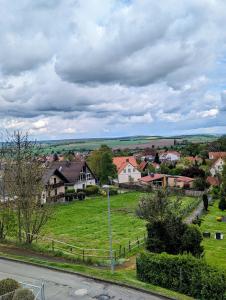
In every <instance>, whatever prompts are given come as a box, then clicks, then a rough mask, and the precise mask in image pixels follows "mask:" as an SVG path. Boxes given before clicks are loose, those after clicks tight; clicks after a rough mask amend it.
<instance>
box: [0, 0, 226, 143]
mask: <svg viewBox="0 0 226 300" xmlns="http://www.w3.org/2000/svg"><path fill="white" fill-rule="evenodd" d="M0 2H1V11H0V44H1V49H0V117H1V121H0V124H1V125H2V126H3V127H6V128H8V129H10V130H14V129H25V130H28V129H30V132H31V133H32V134H33V135H36V136H37V137H41V138H48V137H50V138H57V137H64V136H65V137H71V136H73V137H74V136H77V137H81V136H103V135H105V134H107V135H109V136H113V135H129V134H134V133H136V134H150V133H151V134H165V133H167V134H168V133H169V131H170V130H172V132H174V133H175V132H179V131H180V130H195V128H199V129H200V130H202V128H211V126H212V127H214V128H220V127H221V126H223V122H224V120H225V117H226V109H225V107H226V104H225V103H226V102H225V101H226V97H225V91H224V89H225V82H224V78H225V76H226V72H225V71H224V70H225V54H226V51H225V50H226V49H225V42H226V32H225V26H226V2H225V1H210V0H185V1H179V0H169V1H167V2H166V1H164V0H159V1H154V0H144V1H140V0H134V1H118V0H106V1H101V0H90V1H83V0H78V1H73V0H69V1H66V2H67V3H66V2H65V1H62V0H50V1H43V0H37V1H34V0H21V1H18V2H15V1H11V0H7V1H6V0H0ZM150 7H151V9H150ZM210 41H211V42H210ZM150 124H151V126H150ZM150 127H151V129H150ZM191 128H192V129H191ZM150 130H153V132H150ZM135 131H136V132H135Z"/></svg>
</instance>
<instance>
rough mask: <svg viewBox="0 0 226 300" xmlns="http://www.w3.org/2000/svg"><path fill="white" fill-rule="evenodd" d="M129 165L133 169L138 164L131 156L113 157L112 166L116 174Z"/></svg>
mask: <svg viewBox="0 0 226 300" xmlns="http://www.w3.org/2000/svg"><path fill="white" fill-rule="evenodd" d="M128 163H130V164H131V165H132V166H133V167H135V168H137V167H138V164H137V161H136V159H135V158H134V157H133V156H119V157H113V164H114V165H115V166H116V168H117V171H118V174H119V173H121V172H122V170H123V169H124V168H125V167H126V165H127V164H128Z"/></svg>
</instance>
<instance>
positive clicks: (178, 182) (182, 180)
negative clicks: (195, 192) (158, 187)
mask: <svg viewBox="0 0 226 300" xmlns="http://www.w3.org/2000/svg"><path fill="white" fill-rule="evenodd" d="M194 180H195V179H194V178H190V177H186V176H174V175H168V176H167V185H168V186H169V187H177V188H182V189H186V188H192V187H193V184H194Z"/></svg>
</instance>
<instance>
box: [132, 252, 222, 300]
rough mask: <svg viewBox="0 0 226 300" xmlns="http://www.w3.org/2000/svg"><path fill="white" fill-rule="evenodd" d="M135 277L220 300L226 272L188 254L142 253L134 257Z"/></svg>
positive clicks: (200, 297)
mask: <svg viewBox="0 0 226 300" xmlns="http://www.w3.org/2000/svg"><path fill="white" fill-rule="evenodd" d="M137 277H138V279H140V280H142V281H145V282H149V283H151V284H154V285H159V286H161V287H163V288H168V289H171V290H174V291H178V292H181V293H183V294H186V295H189V296H192V297H194V298H196V299H205V300H223V299H224V293H225V292H226V275H225V273H223V272H221V271H219V270H217V269H215V268H213V267H211V266H209V265H208V264H207V263H206V262H205V261H204V260H203V259H198V258H195V257H193V256H191V255H170V254H166V253H161V254H155V253H146V252H143V253H141V254H140V255H139V256H138V257H137Z"/></svg>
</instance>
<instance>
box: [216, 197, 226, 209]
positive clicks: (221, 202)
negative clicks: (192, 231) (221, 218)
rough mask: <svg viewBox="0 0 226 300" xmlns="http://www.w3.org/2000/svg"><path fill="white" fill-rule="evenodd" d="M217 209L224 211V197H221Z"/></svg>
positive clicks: (225, 201) (225, 206)
mask: <svg viewBox="0 0 226 300" xmlns="http://www.w3.org/2000/svg"><path fill="white" fill-rule="evenodd" d="M218 208H219V209H220V210H222V211H223V210H225V209H226V199H225V198H224V197H221V199H220V202H219V204H218Z"/></svg>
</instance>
